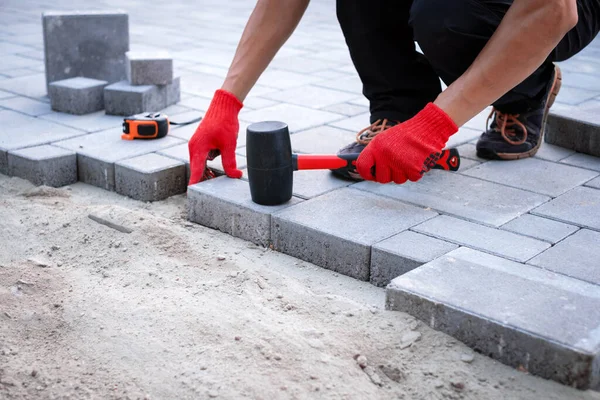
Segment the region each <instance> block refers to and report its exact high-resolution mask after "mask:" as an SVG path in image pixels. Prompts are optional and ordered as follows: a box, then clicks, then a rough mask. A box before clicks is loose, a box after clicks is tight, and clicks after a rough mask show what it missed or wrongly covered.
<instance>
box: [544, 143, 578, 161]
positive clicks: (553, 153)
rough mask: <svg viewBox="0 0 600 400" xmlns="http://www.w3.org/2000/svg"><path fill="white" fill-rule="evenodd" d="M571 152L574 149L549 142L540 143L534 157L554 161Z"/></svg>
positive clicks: (565, 156) (573, 151)
mask: <svg viewBox="0 0 600 400" xmlns="http://www.w3.org/2000/svg"><path fill="white" fill-rule="evenodd" d="M573 153H575V150H570V149H565V148H564V147H559V146H555V145H553V144H550V143H542V145H541V146H540V148H539V149H538V151H537V153H536V154H535V158H541V159H542V160H548V161H555V162H556V161H560V160H562V159H563V158H567V157H569V156H570V155H571V154H573Z"/></svg>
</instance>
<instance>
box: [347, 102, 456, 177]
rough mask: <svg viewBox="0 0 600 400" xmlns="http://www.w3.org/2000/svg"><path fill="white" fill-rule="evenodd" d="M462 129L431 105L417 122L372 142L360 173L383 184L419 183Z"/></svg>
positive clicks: (363, 156) (361, 159)
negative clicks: (449, 141) (450, 140)
mask: <svg viewBox="0 0 600 400" xmlns="http://www.w3.org/2000/svg"><path fill="white" fill-rule="evenodd" d="M457 131H458V126H456V124H455V123H454V121H453V120H452V119H451V118H450V117H449V116H448V114H446V113H445V112H444V111H443V110H442V109H441V108H439V107H438V106H436V105H435V104H433V103H430V104H428V105H427V106H426V107H425V108H424V109H423V110H422V111H421V112H419V113H418V114H417V115H416V116H414V117H413V118H411V119H409V120H407V121H405V122H403V123H400V124H398V125H396V126H394V127H392V128H389V129H387V130H385V131H383V132H381V133H380V134H378V135H377V136H375V137H374V138H373V140H371V142H370V143H369V144H368V145H367V147H366V148H365V149H364V150H363V151H362V152H361V154H360V156H359V157H358V160H357V161H356V169H357V171H358V173H359V174H360V175H361V176H362V177H363V178H364V179H366V180H375V181H377V182H379V183H388V182H395V183H399V184H400V183H405V182H406V181H407V180H410V181H413V182H416V181H418V180H419V179H421V177H422V176H423V174H424V173H426V172H428V171H429V170H430V169H431V168H432V167H433V166H434V165H435V163H436V161H437V158H436V157H438V158H439V154H440V152H441V151H442V149H443V148H444V146H445V145H446V142H447V141H448V139H449V138H450V136H452V135H453V134H454V133H456V132H457Z"/></svg>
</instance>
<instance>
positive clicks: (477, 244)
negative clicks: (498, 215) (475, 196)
mask: <svg viewBox="0 0 600 400" xmlns="http://www.w3.org/2000/svg"><path fill="white" fill-rule="evenodd" d="M412 230H413V231H415V232H419V233H423V234H426V235H429V236H433V237H437V238H440V239H443V240H447V241H449V242H452V243H456V244H459V245H462V246H467V247H470V248H472V249H476V250H481V251H484V252H486V253H491V254H495V255H498V256H500V257H505V258H508V259H511V260H515V261H519V262H525V261H527V260H529V259H531V258H533V257H535V256H536V255H538V254H540V253H541V252H543V251H544V250H546V249H547V248H548V247H550V244H549V243H546V242H542V241H541V240H537V239H533V238H530V237H526V236H521V235H517V234H515V233H512V232H507V231H503V230H500V229H496V228H490V227H488V226H483V225H479V224H475V223H472V222H468V221H464V220H462V219H458V218H454V217H449V216H447V215H440V216H439V217H437V218H434V219H431V220H429V221H425V222H424V223H422V224H420V225H417V226H415V227H413V228H412Z"/></svg>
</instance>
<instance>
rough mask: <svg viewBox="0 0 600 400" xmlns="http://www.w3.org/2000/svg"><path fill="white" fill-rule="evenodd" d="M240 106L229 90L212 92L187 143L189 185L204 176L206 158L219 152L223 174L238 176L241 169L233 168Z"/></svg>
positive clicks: (241, 105) (235, 166) (240, 174)
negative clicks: (202, 114) (204, 110)
mask: <svg viewBox="0 0 600 400" xmlns="http://www.w3.org/2000/svg"><path fill="white" fill-rule="evenodd" d="M242 107H243V104H242V102H241V101H240V100H238V98H237V97H236V96H235V95H233V94H232V93H229V92H227V91H225V90H222V89H219V90H217V91H216V92H215V95H214V97H213V99H212V101H211V103H210V106H209V107H208V111H206V114H205V115H204V117H203V118H202V121H200V124H199V125H198V128H197V129H196V132H195V133H194V135H193V136H192V138H191V139H190V142H189V143H188V149H189V152H190V182H189V184H190V185H193V184H195V183H198V182H200V181H201V180H202V179H203V178H204V176H205V172H206V171H205V169H206V160H207V159H209V160H212V159H214V158H215V157H216V156H217V155H219V153H220V154H221V159H222V160H223V169H224V170H225V174H226V175H227V176H228V177H230V178H237V179H239V178H241V177H242V171H240V170H239V169H237V164H236V161H235V147H236V143H237V137H238V132H239V121H238V115H239V113H240V110H241V109H242Z"/></svg>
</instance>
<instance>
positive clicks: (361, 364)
mask: <svg viewBox="0 0 600 400" xmlns="http://www.w3.org/2000/svg"><path fill="white" fill-rule="evenodd" d="M356 363H357V364H358V366H359V367H361V368H362V369H365V368H366V367H367V357H365V356H358V357H356Z"/></svg>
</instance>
